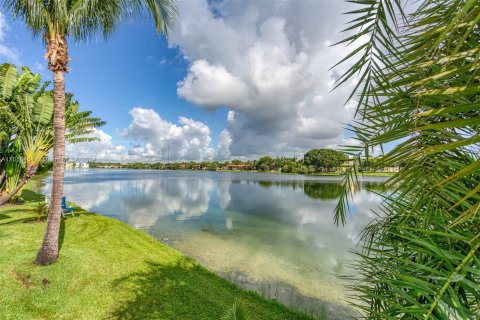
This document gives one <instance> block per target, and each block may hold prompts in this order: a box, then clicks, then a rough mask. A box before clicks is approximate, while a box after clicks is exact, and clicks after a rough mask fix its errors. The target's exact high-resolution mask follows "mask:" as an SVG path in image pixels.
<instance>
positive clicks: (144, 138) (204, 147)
mask: <svg viewBox="0 0 480 320" xmlns="http://www.w3.org/2000/svg"><path fill="white" fill-rule="evenodd" d="M130 115H131V116H132V118H133V119H132V122H131V123H130V125H129V126H128V127H127V128H125V129H124V130H122V132H121V135H122V136H123V137H124V138H127V139H131V140H135V141H137V142H138V143H139V145H138V146H137V147H136V148H135V149H134V150H131V151H130V153H132V152H133V153H134V154H136V155H139V156H141V157H145V158H152V159H159V160H167V159H170V160H202V159H205V158H211V153H212V150H210V148H209V146H210V142H211V137H210V128H209V127H208V126H207V125H206V124H204V123H202V122H199V121H195V120H193V119H190V118H186V117H180V118H179V120H178V124H174V123H171V122H169V121H166V120H164V119H162V118H161V117H160V115H159V114H158V113H157V112H156V111H154V110H152V109H145V108H133V109H132V110H130Z"/></svg>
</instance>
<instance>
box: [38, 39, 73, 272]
mask: <svg viewBox="0 0 480 320" xmlns="http://www.w3.org/2000/svg"><path fill="white" fill-rule="evenodd" d="M45 38H46V41H47V54H46V56H45V57H46V59H47V61H48V68H49V69H50V70H51V71H52V72H53V91H54V112H53V128H54V135H53V137H54V138H53V186H52V203H51V207H50V211H49V214H48V220H47V228H46V231H45V236H44V238H43V242H42V245H41V247H40V250H39V251H38V254H37V258H36V260H35V262H36V263H37V264H40V265H46V264H51V263H54V262H55V261H56V260H57V258H58V237H59V231H60V220H61V217H62V216H61V210H62V207H61V206H62V203H61V201H62V196H63V176H64V171H65V167H64V158H65V139H64V136H65V72H68V67H67V64H68V61H69V57H68V46H67V41H66V39H65V37H64V36H62V35H59V34H53V35H50V34H46V35H45Z"/></svg>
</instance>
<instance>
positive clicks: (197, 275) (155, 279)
mask: <svg viewBox="0 0 480 320" xmlns="http://www.w3.org/2000/svg"><path fill="white" fill-rule="evenodd" d="M146 263H147V266H148V270H147V271H145V272H138V273H133V274H131V275H128V276H126V277H123V278H120V279H118V280H116V281H115V283H114V284H113V290H118V289H120V288H128V289H130V290H132V288H133V291H134V296H133V297H131V298H127V299H125V300H124V301H120V303H119V306H118V308H117V309H116V310H114V311H113V313H112V314H110V315H109V317H108V318H113V319H189V320H190V319H199V320H201V319H208V320H210V319H220V318H221V317H222V315H223V314H224V313H225V310H226V309H227V308H228V307H229V306H231V305H232V304H233V302H234V301H235V299H236V298H241V299H242V301H243V302H244V303H245V304H246V306H248V307H249V309H250V310H251V311H252V312H253V313H254V314H255V316H256V319H274V318H275V317H273V318H271V317H270V314H266V312H265V310H266V309H267V306H266V305H265V306H264V307H265V308H263V309H262V310H260V309H259V308H258V303H259V302H258V299H259V298H258V295H256V294H254V293H250V292H245V291H242V290H241V289H239V288H238V287H237V286H235V285H233V284H231V283H229V282H228V281H226V280H225V279H222V278H220V277H218V276H216V275H214V274H212V273H210V272H208V271H206V270H205V269H203V268H202V267H200V266H198V265H196V264H194V263H192V260H191V259H188V258H183V259H181V260H180V261H179V262H178V263H176V264H171V265H163V264H158V263H156V262H151V261H149V262H146ZM253 300H256V302H255V303H253ZM261 303H265V304H267V303H268V302H266V301H264V302H261ZM255 306H257V307H256V308H255ZM268 308H269V310H272V313H273V312H275V311H276V312H277V315H279V314H282V316H281V317H280V318H279V317H278V316H277V317H276V318H278V319H309V318H308V317H302V316H298V315H297V314H294V313H293V312H292V313H291V312H290V311H288V310H286V309H285V308H284V307H281V306H279V305H278V304H275V303H272V304H270V305H269V306H268ZM262 313H263V314H262ZM269 313H270V312H269Z"/></svg>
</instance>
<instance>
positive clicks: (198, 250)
mask: <svg viewBox="0 0 480 320" xmlns="http://www.w3.org/2000/svg"><path fill="white" fill-rule="evenodd" d="M384 180H385V179H384V178H378V177H368V178H364V180H363V182H362V186H363V188H362V190H360V191H358V192H356V193H355V195H354V197H353V201H352V202H351V213H350V215H349V217H348V222H347V225H346V226H345V227H336V226H335V225H334V223H333V214H332V212H333V209H334V207H335V205H336V203H337V200H338V196H339V192H340V188H339V181H340V178H339V177H310V176H301V175H281V174H261V173H241V172H200V171H149V170H114V169H107V170H101V169H81V170H78V169H77V170H67V171H66V175H65V195H66V196H67V200H68V201H71V202H75V203H76V204H78V205H79V206H81V207H83V208H85V209H87V210H90V211H93V212H97V213H99V214H103V215H105V216H109V217H113V218H116V219H119V220H121V221H124V222H126V223H128V224H130V225H131V226H133V227H135V228H138V229H142V230H145V231H147V232H148V233H150V234H152V235H153V236H155V237H156V238H157V239H159V240H160V241H162V242H165V243H167V244H169V245H171V246H172V247H174V248H176V249H178V250H180V251H182V252H184V253H185V254H186V255H189V256H191V257H193V258H195V259H196V260H197V261H199V262H200V263H201V264H202V265H204V266H205V267H207V268H208V269H210V270H212V271H214V272H216V273H218V274H220V275H222V276H224V277H226V278H228V279H230V280H231V281H233V282H235V283H237V284H238V285H240V286H242V287H244V288H247V289H251V290H255V291H257V292H260V293H261V294H264V295H266V296H268V297H270V298H272V299H276V300H279V301H281V302H282V303H284V304H286V305H289V306H291V307H293V308H296V309H299V310H303V311H306V312H307V313H310V314H311V315H313V316H318V315H320V314H326V315H328V318H331V319H344V318H346V316H347V315H354V314H355V313H354V310H352V309H351V308H350V307H348V305H347V303H346V302H345V300H346V299H347V295H348V294H350V292H348V291H347V290H346V289H345V285H346V283H345V280H340V279H339V278H338V276H342V275H349V274H351V270H349V267H348V266H347V265H348V263H349V262H350V261H351V259H352V258H353V256H352V254H351V253H350V252H349V251H350V250H351V249H352V248H354V247H355V245H356V242H357V239H358V238H357V237H358V234H359V233H360V231H361V229H362V228H363V227H364V226H365V225H366V224H367V223H368V222H369V221H371V219H372V218H373V217H374V214H373V213H372V212H371V209H374V208H375V207H376V205H377V203H378V201H379V198H378V196H377V195H375V194H374V193H371V192H368V191H367V190H366V189H367V188H371V187H373V188H374V187H378V185H379V184H381V183H382V182H383V181H384ZM50 188H51V178H47V179H46V180H45V186H44V187H43V188H42V191H43V192H44V193H46V194H47V193H48V192H49V190H50Z"/></svg>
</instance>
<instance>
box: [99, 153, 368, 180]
mask: <svg viewBox="0 0 480 320" xmlns="http://www.w3.org/2000/svg"><path fill="white" fill-rule="evenodd" d="M348 162H349V158H348V156H347V155H346V154H345V153H343V152H340V151H337V150H332V149H312V150H310V151H308V152H307V153H305V155H304V157H303V159H297V158H288V157H281V158H280V157H277V158H272V157H270V156H264V157H261V158H260V159H258V160H247V161H242V160H239V159H234V160H232V161H224V162H219V161H203V162H196V161H185V162H172V163H163V162H156V163H142V162H134V163H105V162H92V163H90V167H91V168H125V169H156V170H209V171H258V172H281V173H297V174H315V173H325V172H327V173H328V172H341V171H342V170H343V167H344V166H345V165H347V164H348ZM375 163H376V161H375V158H370V159H368V161H367V160H365V161H364V163H363V164H362V168H361V169H360V170H362V171H375V170H376V169H377V168H375Z"/></svg>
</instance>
